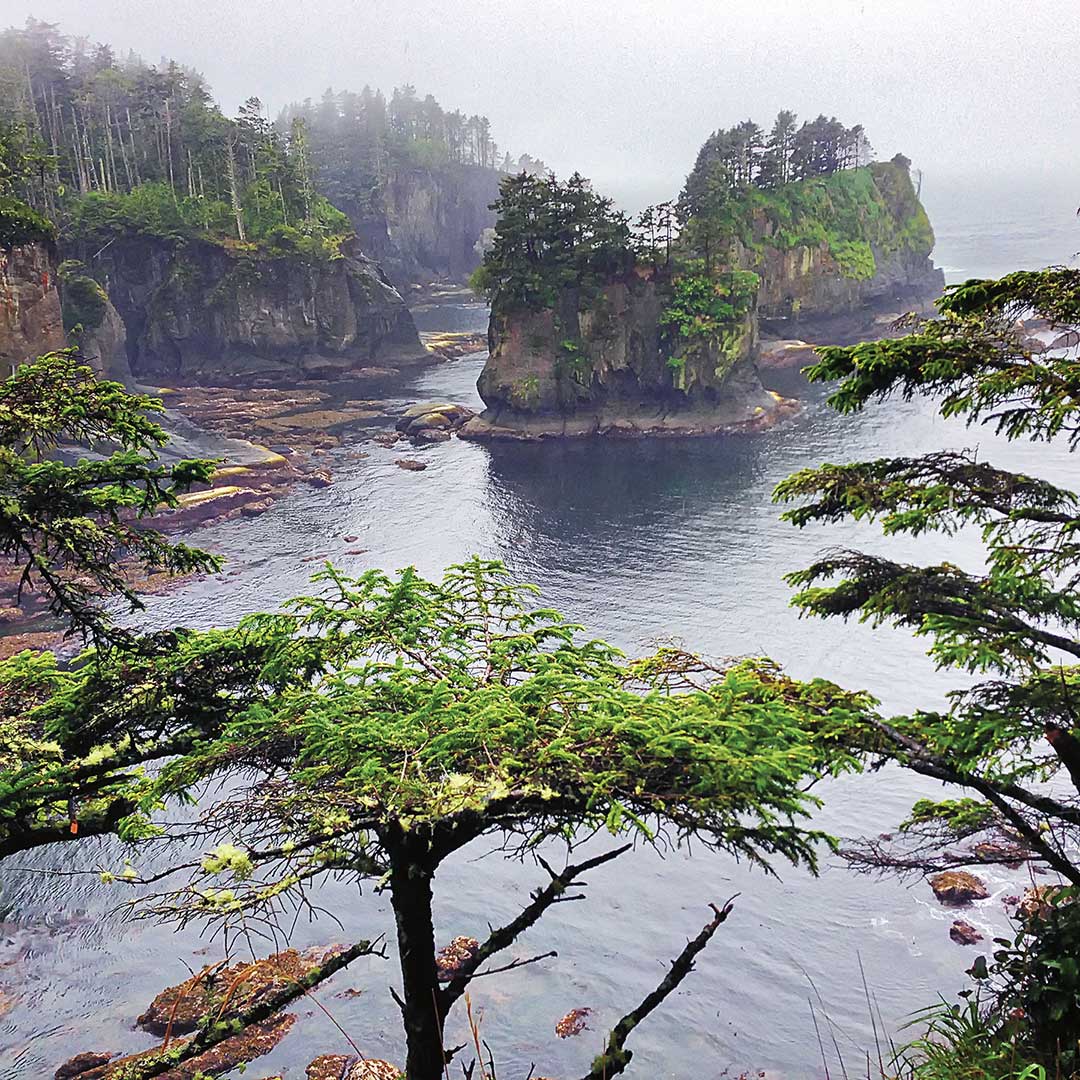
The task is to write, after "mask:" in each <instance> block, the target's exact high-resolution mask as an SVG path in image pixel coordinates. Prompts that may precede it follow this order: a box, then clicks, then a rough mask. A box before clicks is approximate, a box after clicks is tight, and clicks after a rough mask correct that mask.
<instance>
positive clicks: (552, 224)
mask: <svg viewBox="0 0 1080 1080" xmlns="http://www.w3.org/2000/svg"><path fill="white" fill-rule="evenodd" d="M492 209H494V210H495V211H496V213H497V215H498V220H497V223H496V226H495V236H494V240H493V242H492V244H491V246H490V247H489V248H488V249H487V251H486V252H485V254H484V261H483V263H482V264H481V266H480V268H479V270H478V271H477V273H476V274H475V275H474V277H473V286H474V287H475V288H476V289H478V290H479V291H480V292H483V293H485V294H486V295H487V296H488V298H489V299H490V300H491V301H492V303H497V304H499V305H500V306H503V307H525V308H537V309H538V308H547V307H553V306H555V304H556V303H557V301H558V298H559V296H560V293H561V291H562V290H563V289H564V288H567V287H571V288H576V289H581V290H583V291H585V292H588V291H589V290H590V289H596V288H597V287H599V286H600V285H601V284H603V283H606V282H607V281H608V280H610V279H611V278H613V277H617V276H618V275H619V274H622V273H626V272H627V271H628V270H629V269H630V268H631V267H632V266H633V264H634V252H633V246H632V244H631V233H630V225H629V221H628V219H627V217H626V215H625V214H623V213H622V212H621V211H618V210H616V209H615V205H614V203H613V202H612V200H611V199H609V198H607V197H606V196H602V195H598V194H597V193H596V192H595V191H593V189H592V185H591V184H590V183H589V181H588V180H586V179H585V177H583V176H582V175H581V174H580V173H574V174H573V175H572V176H571V177H570V178H569V179H568V180H566V181H560V180H558V179H557V178H556V177H555V175H554V174H553V173H549V174H547V175H546V176H540V175H534V174H531V173H527V172H521V173H518V174H516V175H514V176H508V177H506V178H505V179H504V180H503V181H502V183H501V184H500V187H499V198H498V199H497V200H496V201H495V203H494V204H493V206H492Z"/></svg>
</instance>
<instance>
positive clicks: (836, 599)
mask: <svg viewBox="0 0 1080 1080" xmlns="http://www.w3.org/2000/svg"><path fill="white" fill-rule="evenodd" d="M939 309H940V316H941V317H940V318H939V319H937V320H934V321H929V322H919V323H916V325H914V327H912V329H913V331H914V332H913V333H911V334H910V335H909V336H907V337H902V338H898V339H896V340H884V341H875V342H865V343H863V344H860V345H855V346H850V347H845V348H826V349H821V350H820V354H821V361H820V363H818V364H816V365H814V366H813V367H811V368H809V369H807V374H808V376H809V377H810V379H811V380H813V381H817V382H826V381H828V382H832V381H834V380H838V385H837V386H836V388H835V389H834V390H833V391H832V393H831V396H830V398H829V401H830V403H831V404H832V405H833V407H834V408H836V409H838V410H839V411H841V412H853V411H857V410H859V409H861V408H863V407H864V406H865V405H866V403H868V402H870V401H874V400H879V399H881V398H884V397H887V396H888V395H890V394H892V393H898V394H902V395H904V396H907V397H910V396H912V395H914V394H929V395H931V396H933V397H934V398H936V399H938V400H939V401H940V405H939V409H940V412H941V413H942V415H944V416H955V417H960V418H963V419H965V420H966V421H967V422H968V423H971V424H989V425H992V426H993V427H994V429H995V430H996V431H998V432H999V433H1001V434H1003V435H1004V436H1005V437H1006V438H1008V439H1021V438H1025V439H1031V440H1043V441H1046V440H1051V439H1056V440H1063V441H1065V443H1066V444H1067V445H1068V446H1069V448H1070V449H1072V448H1075V446H1076V443H1077V441H1078V439H1080V362H1078V359H1077V346H1076V345H1075V344H1069V342H1073V343H1075V342H1076V341H1077V340H1080V337H1078V335H1077V330H1078V328H1080V271H1076V270H1069V269H1062V268H1051V269H1049V270H1045V271H1021V272H1017V273H1013V274H1009V275H1007V276H1006V277H1004V278H1001V279H999V280H994V281H984V280H972V281H967V282H965V283H963V284H962V285H957V286H953V287H951V288H950V289H949V290H948V291H947V294H946V296H945V297H944V298H943V299H942V300H941V301H940V302H939ZM1020 316H1025V317H1028V318H1034V319H1035V320H1045V322H1044V323H1042V325H1045V326H1047V327H1049V328H1050V330H1051V331H1052V332H1053V333H1054V334H1055V335H1057V334H1059V333H1061V332H1064V334H1065V336H1064V337H1063V338H1062V339H1060V340H1061V343H1060V344H1059V345H1058V347H1057V348H1049V349H1048V348H1047V347H1046V346H1045V345H1043V344H1042V343H1040V342H1037V341H1032V340H1031V339H1029V338H1028V337H1027V335H1026V332H1024V331H1023V330H1022V329H1019V328H1018V325H1017V318H1018V317H1020ZM777 497H778V498H779V499H780V500H782V501H785V502H795V503H798V505H797V506H795V507H794V508H792V509H791V510H789V511H787V513H786V515H785V516H786V517H787V518H788V520H790V521H791V522H793V523H794V524H795V525H798V526H800V527H801V526H806V525H808V524H810V523H813V522H825V523H828V522H835V521H840V520H844V519H853V520H866V521H877V522H878V523H880V525H881V528H882V531H883V533H884V534H885V535H886V536H892V535H900V534H907V535H911V536H919V535H924V534H933V533H939V534H943V535H948V534H951V533H954V532H957V531H959V530H961V529H965V530H974V531H975V533H976V534H977V535H978V536H979V537H980V538H981V541H982V545H983V549H984V558H983V565H980V566H973V567H970V568H966V569H965V568H962V567H959V566H956V565H954V564H952V563H949V562H941V563H938V564H936V565H929V566H917V565H910V564H907V563H902V562H897V561H895V560H893V559H890V558H888V557H887V556H885V555H878V554H867V553H865V552H859V551H836V552H830V553H828V554H826V555H824V556H823V557H821V558H819V559H818V560H817V561H815V562H814V563H813V564H812V565H811V566H809V567H807V568H806V569H804V570H801V571H798V572H797V573H794V574H792V575H791V576H790V578H789V580H790V581H791V582H792V584H794V585H795V586H796V587H797V588H798V590H799V591H798V592H797V594H796V596H795V599H794V602H795V604H796V605H797V606H799V607H800V608H801V609H802V610H804V611H805V612H807V613H809V614H815V615H822V616H840V617H843V618H847V617H857V618H859V619H861V620H864V621H868V622H870V623H873V624H878V623H886V622H887V623H892V624H896V625H900V626H906V627H909V628H910V629H911V630H913V632H914V633H915V634H916V635H918V636H921V637H925V638H926V639H928V641H929V646H930V647H929V651H930V655H931V656H932V657H933V658H934V659H935V660H936V661H937V663H938V664H939V666H941V667H945V668H956V669H958V670H961V671H965V672H968V673H970V674H972V675H974V676H975V677H976V678H977V679H979V680H980V681H977V682H976V683H975V685H974V686H968V685H964V686H962V687H958V688H957V689H956V690H955V691H954V692H953V693H952V694H951V695H950V705H949V708H948V709H947V710H944V711H942V710H940V709H929V708H928V709H926V710H919V711H916V712H914V713H912V714H911V715H908V716H899V717H894V718H892V719H890V720H888V721H887V722H886V721H884V720H878V719H871V723H870V728H869V729H868V731H867V738H868V740H869V741H868V743H867V745H868V746H870V747H872V748H873V749H874V751H875V752H876V753H879V754H881V755H883V756H885V757H887V758H889V759H892V760H895V761H898V762H899V763H900V764H902V765H904V766H905V767H907V768H910V769H913V770H915V771H916V772H919V773H922V774H924V775H926V776H930V777H933V778H934V779H938V780H942V781H944V782H945V783H947V784H949V785H952V786H954V787H955V788H957V789H959V791H960V792H961V793H962V794H963V797H962V798H959V799H956V798H950V799H946V800H944V801H941V802H938V803H934V802H932V801H927V800H924V801H921V802H920V803H919V804H918V805H917V806H915V807H914V809H913V812H912V815H911V817H910V818H909V820H908V821H907V822H906V823H905V824H904V826H903V827H902V830H901V833H900V835H899V837H898V839H897V841H896V842H895V843H893V844H888V843H885V842H882V841H869V842H865V843H864V844H862V845H861V846H858V847H856V848H854V849H852V850H851V852H850V853H849V857H850V858H851V859H852V861H853V862H854V863H855V864H856V865H859V866H863V867H866V868H876V869H890V868H891V869H898V870H901V871H916V872H929V871H931V870H944V869H953V868H956V867H960V866H969V867H970V866H979V865H993V864H995V863H1002V862H1005V863H1008V862H1014V861H1017V860H1020V861H1024V860H1028V861H1031V862H1034V863H1036V864H1042V865H1043V866H1044V868H1045V869H1046V870H1047V871H1049V872H1051V873H1052V874H1053V875H1055V876H1056V877H1057V880H1058V881H1059V882H1060V883H1061V884H1060V887H1056V888H1055V887H1052V886H1050V887H1046V888H1044V889H1043V890H1041V892H1040V901H1039V903H1038V904H1037V905H1036V907H1035V909H1034V912H1029V914H1028V915H1027V916H1025V918H1024V921H1023V922H1022V924H1021V933H1020V935H1019V936H1018V937H1017V938H1016V939H1015V940H1008V941H1003V942H1001V943H999V949H998V950H997V951H996V952H995V954H994V955H995V960H994V965H993V967H992V968H990V969H988V968H987V966H986V964H985V962H984V963H983V965H982V967H981V969H980V968H979V967H978V965H977V966H976V973H977V974H981V975H982V976H983V978H984V981H986V982H988V984H989V985H990V987H991V988H992V996H991V998H990V999H989V1003H988V1006H987V1008H988V1011H987V1012H986V1013H985V1015H984V1016H983V1017H982V1019H983V1021H984V1022H985V1023H986V1024H987V1025H988V1028H989V1030H990V1032H991V1034H992V1035H993V1036H994V1037H996V1038H999V1039H1001V1040H1003V1042H1004V1043H1005V1044H1006V1045H1015V1046H1016V1047H1018V1048H1019V1049H1021V1050H1022V1051H1024V1052H1026V1053H1028V1054H1030V1055H1033V1056H1034V1057H1035V1058H1036V1059H1037V1060H1039V1061H1041V1062H1042V1063H1043V1064H1044V1065H1045V1066H1047V1067H1050V1068H1051V1069H1052V1068H1054V1067H1058V1068H1061V1069H1062V1070H1063V1074H1065V1075H1071V1074H1072V1072H1073V1071H1074V1070H1076V1069H1077V1068H1078V1067H1080V1046H1078V1044H1077V1042H1076V1032H1077V1030H1078V1025H1080V1011H1078V1006H1077V1002H1078V1001H1080V968H1078V967H1077V964H1076V961H1075V958H1074V956H1073V953H1074V952H1075V942H1076V940H1077V937H1078V932H1080V915H1078V912H1080V907H1078V905H1076V904H1075V902H1074V900H1075V897H1076V895H1077V889H1078V887H1080V859H1078V856H1077V852H1078V851H1080V799H1078V795H1080V741H1078V736H1080V721H1078V718H1077V716H1078V714H1077V705H1076V702H1077V694H1078V692H1080V668H1078V667H1077V665H1076V660H1077V659H1078V658H1080V603H1078V596H1077V584H1078V581H1080V577H1078V574H1077V567H1078V566H1080V546H1078V544H1077V532H1078V530H1080V511H1078V499H1077V495H1076V493H1075V492H1073V491H1070V490H1068V489H1064V488H1061V487H1059V486H1057V485H1054V484H1052V483H1049V482H1048V481H1045V480H1041V479H1039V478H1037V477H1033V476H1029V475H1026V474H1022V473H1017V472H1014V471H1010V470H1008V469H1002V468H998V467H995V466H994V465H993V464H991V463H990V462H989V461H984V460H982V458H981V456H977V455H976V454H975V453H974V452H960V453H957V452H940V451H939V452H931V453H928V454H925V455H923V456H921V457H917V458H892V459H882V460H877V461H868V462H859V463H854V464H849V465H825V466H822V467H820V468H817V469H808V470H804V471H803V472H800V473H797V474H795V475H794V476H792V477H790V478H788V479H787V480H785V481H784V482H783V483H782V484H781V485H780V487H779V488H778V489H777ZM961 842H967V843H964V845H963V846H962V847H961V846H958V844H960V843H961Z"/></svg>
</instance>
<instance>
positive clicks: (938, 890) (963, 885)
mask: <svg viewBox="0 0 1080 1080" xmlns="http://www.w3.org/2000/svg"><path fill="white" fill-rule="evenodd" d="M930 888H932V889H933V890H934V895H935V896H936V897H937V898H938V899H939V900H940V901H941V902H942V903H943V904H950V905H954V906H959V905H962V904H970V903H971V902H972V901H973V900H985V899H986V898H987V897H988V896H989V895H990V894H989V893H988V892H987V891H986V886H985V885H984V884H983V883H982V881H981V880H980V879H979V878H977V877H976V876H975V875H974V874H969V873H968V872H967V871H966V870H946V871H945V872H944V873H942V874H935V875H934V877H932V878H931V879H930Z"/></svg>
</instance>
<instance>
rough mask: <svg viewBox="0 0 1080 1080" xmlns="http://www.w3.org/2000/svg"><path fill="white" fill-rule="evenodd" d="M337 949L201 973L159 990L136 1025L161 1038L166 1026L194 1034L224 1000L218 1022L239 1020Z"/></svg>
mask: <svg viewBox="0 0 1080 1080" xmlns="http://www.w3.org/2000/svg"><path fill="white" fill-rule="evenodd" d="M341 951H342V948H341V946H338V945H331V946H329V947H328V948H311V949H305V950H304V951H303V952H298V951H297V950H296V949H286V950H285V951H284V952H279V953H274V955H273V956H268V957H266V959H265V960H259V961H257V962H256V963H253V964H251V963H239V964H233V965H232V967H227V968H224V969H222V968H220V967H219V968H217V969H214V968H207V969H204V970H203V971H201V972H199V974H198V975H193V976H192V977H191V978H190V979H186V980H185V981H184V982H182V983H178V984H177V985H176V986H170V987H167V988H166V989H165V990H162V991H161V993H160V994H158V996H157V997H156V998H154V1000H153V1001H152V1002H151V1003H150V1006H149V1007H148V1008H147V1010H146V1011H145V1012H144V1013H143V1014H142V1015H141V1016H140V1017H139V1018H138V1020H136V1023H137V1024H138V1025H139V1027H141V1028H142V1029H143V1030H144V1031H149V1032H150V1033H151V1034H152V1035H162V1036H163V1035H164V1034H165V1033H166V1031H168V1030H169V1028H170V1024H171V1028H172V1034H173V1035H176V1034H183V1033H185V1032H189V1031H194V1030H195V1029H196V1027H198V1025H199V1022H200V1021H201V1020H202V1018H203V1017H204V1016H207V1015H210V1014H213V1015H214V1016H215V1017H217V1016H218V1014H219V1012H220V1010H221V1006H222V1003H223V1002H225V1000H226V998H228V1005H227V1008H226V1009H225V1012H224V1013H223V1014H221V1016H220V1019H229V1018H231V1017H233V1016H239V1015H240V1014H241V1013H244V1012H247V1011H248V1010H250V1009H251V1008H253V1007H254V1006H255V1005H258V1004H260V1003H261V1002H263V1001H265V1000H267V999H268V998H271V997H273V996H274V995H276V994H279V993H280V992H281V991H282V990H283V989H284V988H285V987H287V986H291V985H293V984H294V983H295V982H296V981H297V980H298V979H300V978H301V977H303V976H304V975H307V974H308V973H309V972H311V971H312V970H314V969H315V968H317V967H320V966H321V965H322V964H324V963H326V961H327V960H329V959H330V958H331V957H333V956H336V955H337V954H338V953H339V952H341Z"/></svg>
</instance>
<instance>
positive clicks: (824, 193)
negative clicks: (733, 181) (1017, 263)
mask: <svg viewBox="0 0 1080 1080" xmlns="http://www.w3.org/2000/svg"><path fill="white" fill-rule="evenodd" d="M714 225H715V226H716V228H717V229H718V230H719V232H720V234H721V235H724V234H726V235H728V236H730V237H731V238H732V239H735V238H738V239H739V240H740V241H741V242H742V245H743V247H744V248H745V249H746V250H747V251H748V252H749V253H751V255H757V256H760V257H763V256H764V253H765V251H766V250H767V249H769V248H772V249H776V250H780V251H791V250H795V249H797V248H804V249H808V250H809V249H814V248H825V249H826V250H827V251H828V252H829V254H830V255H832V257H833V259H835V260H836V262H837V264H838V265H839V266H840V271H841V273H842V274H844V275H845V276H846V277H850V278H853V279H855V280H866V279H868V278H871V277H873V275H874V274H875V273H876V270H877V266H876V262H875V260H874V257H873V251H874V250H880V251H883V252H887V253H892V252H896V251H913V252H917V253H918V254H921V255H928V254H929V253H930V251H931V250H932V248H933V246H934V234H933V230H932V229H931V228H930V221H929V219H928V218H927V216H926V211H925V210H924V209H923V207H922V205H921V204H920V203H919V199H918V196H917V194H916V192H915V189H914V186H913V185H912V183H911V177H910V175H909V173H908V171H907V169H906V168H905V167H903V166H902V165H900V164H897V163H896V162H891V161H890V162H875V163H874V164H873V165H870V166H868V167H866V168H860V169H845V170H841V171H839V172H835V173H832V174H830V175H828V176H818V177H813V178H811V179H808V180H798V181H795V182H794V183H790V184H785V185H783V186H782V187H779V188H775V189H770V190H763V189H759V188H750V189H747V190H746V191H744V192H743V193H742V194H741V195H740V197H739V198H736V199H734V200H732V201H731V202H730V203H728V204H727V205H726V206H725V209H724V211H723V213H722V214H721V215H719V216H718V217H717V219H716V220H715V222H714Z"/></svg>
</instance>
